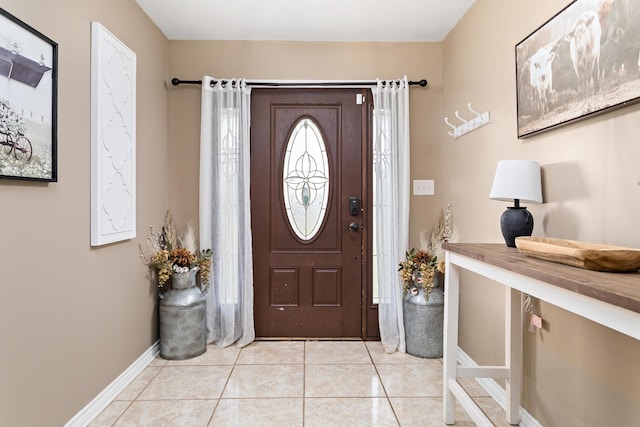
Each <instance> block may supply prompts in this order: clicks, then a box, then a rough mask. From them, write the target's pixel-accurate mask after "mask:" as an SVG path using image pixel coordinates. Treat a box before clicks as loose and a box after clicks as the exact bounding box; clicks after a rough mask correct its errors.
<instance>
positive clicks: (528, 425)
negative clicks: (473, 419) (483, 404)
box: [457, 347, 543, 427]
mask: <svg viewBox="0 0 640 427" xmlns="http://www.w3.org/2000/svg"><path fill="white" fill-rule="evenodd" d="M457 356H458V362H459V363H460V364H461V365H463V366H471V367H475V366H478V364H477V363H476V362H475V361H474V360H473V359H472V358H471V357H469V355H468V354H467V353H465V352H464V351H463V350H462V349H461V348H460V347H458V354H457ZM475 380H476V381H477V382H478V384H480V387H482V388H483V389H484V390H485V391H486V392H487V393H489V396H491V397H492V398H493V400H495V401H496V403H497V404H498V405H500V407H501V408H502V409H505V410H506V407H507V394H506V392H505V391H504V389H503V388H502V387H500V384H498V382H497V381H496V380H494V379H492V378H476V379H475ZM520 427H543V425H542V424H540V423H539V422H538V420H536V419H535V418H534V417H533V416H532V415H531V414H530V413H528V412H527V410H526V409H524V408H523V407H522V406H521V407H520Z"/></svg>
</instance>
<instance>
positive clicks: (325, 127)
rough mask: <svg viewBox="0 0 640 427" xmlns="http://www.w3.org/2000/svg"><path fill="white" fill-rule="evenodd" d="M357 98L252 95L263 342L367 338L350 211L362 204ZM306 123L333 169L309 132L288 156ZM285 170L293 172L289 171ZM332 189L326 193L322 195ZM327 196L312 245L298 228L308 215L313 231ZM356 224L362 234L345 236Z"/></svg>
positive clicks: (311, 92) (281, 92)
mask: <svg viewBox="0 0 640 427" xmlns="http://www.w3.org/2000/svg"><path fill="white" fill-rule="evenodd" d="M361 92H362V91H361V90H357V89H339V90H337V89H336V90H333V89H331V90H330V89H253V90H252V102H251V103H252V111H251V117H252V119H251V120H252V128H251V205H252V230H253V248H254V249H253V252H254V254H253V256H254V297H255V298H254V307H255V319H256V335H257V336H258V337H307V338H322V337H332V338H340V337H354V338H355V337H361V336H362V324H363V322H362V317H363V311H362V302H361V301H362V296H363V294H364V289H363V284H362V270H363V259H362V253H363V250H362V248H363V244H362V243H363V240H362V236H363V235H362V219H363V215H362V214H361V213H360V214H358V215H357V216H352V215H350V211H349V198H350V197H357V198H359V199H362V198H363V196H365V199H366V195H363V194H362V190H363V185H362V182H363V179H362V177H363V166H362V165H363V163H364V162H363V159H362V157H363V156H362V152H363V133H362V128H363V127H362V117H363V116H364V117H366V115H365V114H363V109H362V106H361V105H357V104H356V94H357V93H361ZM305 119H308V120H306V121H305ZM300 123H306V124H309V125H310V127H309V129H311V130H312V131H313V132H316V131H317V132H319V134H320V139H321V140H323V141H324V143H325V147H326V150H325V151H324V152H325V153H326V159H327V162H326V163H327V168H328V170H324V169H323V168H324V167H322V166H321V165H320V163H322V162H323V160H322V157H323V155H321V154H318V153H319V152H320V151H321V150H319V149H316V148H313V147H316V146H317V144H316V142H314V141H312V139H313V138H314V133H313V132H309V133H308V134H303V135H307V136H305V138H307V139H303V141H305V142H304V144H305V145H302V146H303V147H305V148H304V149H302V150H297V151H296V150H293V149H290V150H291V153H292V154H289V155H287V149H288V147H290V146H289V145H288V142H289V140H290V138H292V135H293V136H294V137H295V136H296V135H297V133H296V132H298V131H300V129H301V126H300ZM312 124H313V125H315V127H314V126H312ZM307 141H308V142H307ZM320 146H321V145H320ZM292 159H293V160H292ZM285 162H288V163H287V164H288V165H295V167H292V168H290V169H287V172H286V173H285ZM285 178H286V179H287V181H286V183H285V182H284V181H283V180H284V179H285ZM326 185H328V192H326V193H322V191H324V190H326V189H327V187H326ZM323 189H324V190H323ZM290 191H291V192H293V193H291V192H290ZM291 194H295V197H294V198H291V199H290V200H293V202H289V206H287V203H285V197H288V195H291ZM324 194H326V199H327V203H326V213H325V214H324V216H322V218H323V219H322V222H321V225H320V227H319V229H318V227H317V226H316V227H315V229H317V232H315V234H314V232H310V234H311V235H312V237H310V238H309V239H307V237H305V236H306V234H305V233H306V232H304V231H303V232H300V231H298V232H296V231H295V230H294V228H295V227H298V228H303V229H304V228H305V226H307V225H306V224H307V223H306V222H305V221H306V218H307V217H308V218H310V219H309V221H310V222H309V224H311V225H308V227H307V228H308V229H309V230H312V229H314V226H313V224H317V222H316V223H314V222H313V221H314V218H317V217H318V215H316V214H315V213H314V212H316V211H314V212H311V210H312V209H316V210H317V209H318V208H317V206H319V205H314V203H317V202H318V200H319V199H318V197H324ZM292 206H293V208H292ZM314 206H315V207H314ZM288 207H289V209H290V211H287V209H288ZM291 209H297V212H298V214H299V215H303V216H302V218H304V220H302V221H299V222H298V223H299V224H303V225H299V224H298V225H295V224H292V223H291V221H290V215H291V214H288V212H291ZM300 212H302V213H300ZM306 213H310V214H309V215H308V216H304V215H306ZM352 222H353V223H355V224H356V226H357V230H353V231H352V230H350V229H349V224H351V223H352ZM301 236H302V237H301Z"/></svg>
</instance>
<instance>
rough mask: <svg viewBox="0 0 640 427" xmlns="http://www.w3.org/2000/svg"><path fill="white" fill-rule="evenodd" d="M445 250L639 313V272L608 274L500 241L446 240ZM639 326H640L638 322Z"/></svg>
mask: <svg viewBox="0 0 640 427" xmlns="http://www.w3.org/2000/svg"><path fill="white" fill-rule="evenodd" d="M442 247H443V249H445V250H448V251H450V252H453V253H457V254H460V255H464V256H466V257H469V258H472V259H475V260H478V261H482V262H485V263H487V264H490V265H494V266H496V267H501V268H503V269H505V270H509V271H513V272H514V273H519V274H522V275H524V276H527V277H531V278H533V279H537V280H541V281H543V282H546V283H549V284H551V285H554V286H559V287H561V288H564V289H567V290H569V291H572V292H576V293H578V294H581V295H585V296H588V297H591V298H595V299H597V300H600V301H604V302H607V303H609V304H613V305H616V306H618V307H622V308H626V309H628V310H631V311H634V312H636V313H640V272H638V271H637V272H635V273H605V272H600V271H591V270H585V269H582V268H578V267H572V266H569V265H565V264H559V263H555V262H551V261H544V260H540V259H536V258H531V257H528V256H526V255H523V254H521V253H520V252H519V251H518V249H517V248H509V247H507V246H506V245H505V244H503V243H502V244H500V243H445V244H444V245H443V246H442ZM638 327H639V328H640V325H638Z"/></svg>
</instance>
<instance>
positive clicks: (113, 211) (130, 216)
mask: <svg viewBox="0 0 640 427" xmlns="http://www.w3.org/2000/svg"><path fill="white" fill-rule="evenodd" d="M134 237H136V54H135V53H134V52H133V51H132V50H131V49H129V48H128V47H127V46H125V45H124V44H123V43H122V42H121V41H120V40H118V39H117V38H116V37H115V36H114V35H113V34H111V33H110V32H109V31H108V30H107V29H106V28H105V27H103V26H102V25H101V24H100V23H98V22H92V23H91V246H100V245H104V244H108V243H113V242H118V241H121V240H126V239H132V238H134Z"/></svg>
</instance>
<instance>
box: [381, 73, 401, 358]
mask: <svg viewBox="0 0 640 427" xmlns="http://www.w3.org/2000/svg"><path fill="white" fill-rule="evenodd" d="M373 108H374V110H373V132H374V140H373V221H374V225H373V227H374V231H373V235H374V242H373V245H374V249H373V252H374V269H375V271H374V276H373V277H374V287H375V286H376V284H377V289H378V320H379V325H380V338H381V341H382V345H383V347H384V350H385V351H386V352H387V353H392V352H394V351H396V350H397V351H401V352H405V351H406V349H405V337H404V323H403V320H402V316H403V315H402V281H401V280H400V276H399V275H398V263H399V262H400V261H401V260H402V259H403V258H404V254H405V251H406V250H407V245H408V238H409V82H408V81H407V77H406V76H405V77H404V79H403V80H399V81H398V80H391V81H380V80H377V86H376V88H375V89H373ZM376 282H377V283H376Z"/></svg>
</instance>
